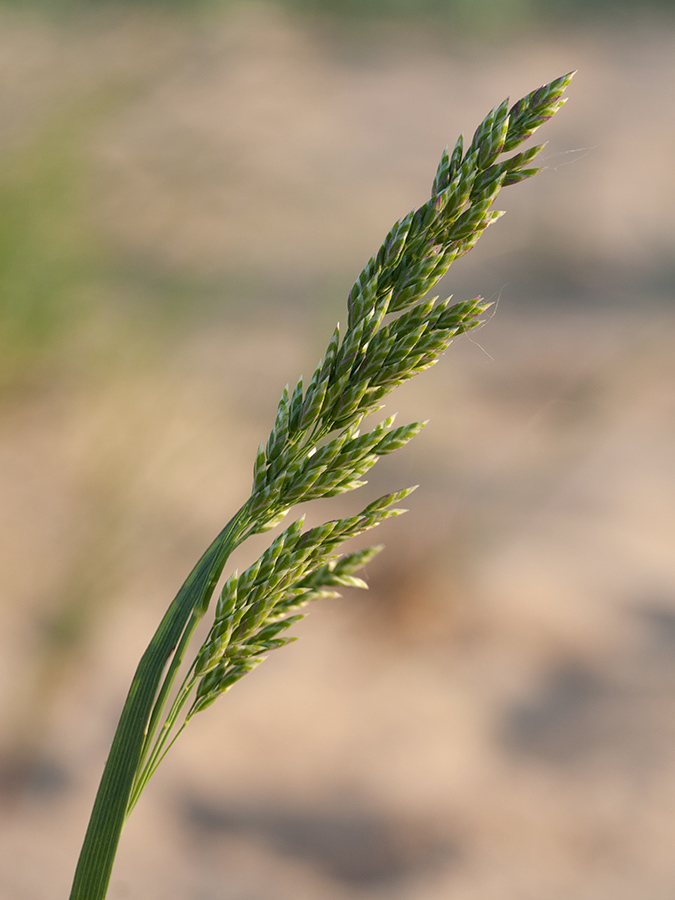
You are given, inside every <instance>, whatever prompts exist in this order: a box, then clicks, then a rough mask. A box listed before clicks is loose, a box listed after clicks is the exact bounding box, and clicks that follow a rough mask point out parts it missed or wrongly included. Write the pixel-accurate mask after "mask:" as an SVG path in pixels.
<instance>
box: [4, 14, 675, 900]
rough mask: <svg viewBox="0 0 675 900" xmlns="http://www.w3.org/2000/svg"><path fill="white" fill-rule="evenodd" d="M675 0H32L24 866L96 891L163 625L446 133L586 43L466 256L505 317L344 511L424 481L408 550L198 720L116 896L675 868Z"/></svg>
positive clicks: (15, 323)
mask: <svg viewBox="0 0 675 900" xmlns="http://www.w3.org/2000/svg"><path fill="white" fill-rule="evenodd" d="M674 12H675V10H674V9H673V3H672V2H671V0H662V2H660V3H659V2H647V0H641V2H639V3H638V2H630V0H624V2H618V0H614V2H610V0H605V2H600V0H593V2H589V0H586V2H581V0H287V2H277V3H273V2H269V3H267V2H265V3H262V2H261V3H258V2H239V3H235V2H231V3H229V2H199V0H173V2H170V0H165V2H160V0H156V2H154V3H152V2H140V0H136V2H133V3H132V2H129V3H128V5H124V4H122V3H108V2H103V0H98V2H95V0H90V2H76V0H72V2H66V0H63V2H60V0H44V2H39V0H35V2H30V0H15V2H7V0H5V2H2V3H0V75H1V80H0V159H1V162H2V164H1V165H0V209H1V210H2V213H1V214H0V600H1V603H2V612H1V615H2V628H0V717H1V720H2V723H3V725H2V729H1V732H0V836H1V840H0V900H47V898H53V897H66V896H67V895H68V891H69V887H70V882H71V878H72V873H73V870H74V866H75V862H76V859H77V855H78V852H79V848H80V844H81V840H82V837H83V834H84V830H85V827H86V823H87V820H88V816H89V811H90V808H91V804H92V801H93V797H94V793H95V790H96V786H97V783H98V779H99V777H100V773H101V769H102V766H103V763H104V760H105V756H106V753H107V749H108V746H109V742H110V740H111V737H112V734H113V731H114V727H115V724H116V721H117V717H118V715H119V711H120V709H121V705H122V703H123V700H124V697H125V695H126V691H127V689H128V685H129V683H130V680H131V677H132V674H133V670H134V668H135V665H136V662H137V660H138V658H139V656H140V654H141V652H142V651H143V649H144V648H145V646H146V644H147V642H148V640H149V638H150V636H151V634H152V633H153V631H154V628H155V626H156V624H157V622H158V621H159V618H160V616H161V615H162V613H163V611H164V610H165V608H166V606H167V605H168V603H169V601H170V600H171V598H172V597H173V595H174V594H175V592H176V590H177V589H178V587H179V586H180V584H181V582H182V580H183V578H184V577H185V575H186V574H187V572H188V571H189V570H190V568H191V567H192V565H193V564H194V562H195V561H196V559H197V557H198V556H199V555H200V553H201V552H202V550H203V549H204V548H205V547H206V545H207V544H208V543H209V542H210V540H211V539H212V537H213V536H214V535H215V533H216V532H217V531H218V530H219V529H220V528H221V527H222V525H223V524H224V522H225V521H226V520H227V519H228V518H229V516H230V515H231V514H232V513H233V512H234V510H235V509H236V508H237V507H238V506H239V504H240V503H241V502H243V500H244V499H245V498H246V497H247V495H248V490H249V485H250V474H251V466H252V462H253V459H254V455H255V450H256V448H257V445H258V442H259V441H260V440H261V439H262V438H265V437H266V435H267V433H268V431H269V428H270V426H271V422H272V418H273V415H274V411H275V408H276V403H277V401H278V397H279V394H280V392H281V389H282V388H283V385H284V384H285V383H286V382H293V381H294V380H295V379H296V378H297V376H298V375H299V374H300V373H304V374H305V375H306V376H307V375H309V373H310V371H311V369H312V368H313V366H314V365H315V364H316V361H317V360H318V358H319V357H320V356H321V354H322V353H323V350H324V348H325V345H326V342H327V339H328V337H329V334H330V331H331V329H332V328H333V326H334V323H335V321H336V320H338V319H342V320H344V312H343V310H344V304H345V298H346V295H347V293H348V290H349V288H350V286H351V284H352V282H353V280H354V278H355V277H356V275H357V274H358V272H359V271H360V269H361V267H362V265H363V264H364V263H365V261H366V260H367V259H368V257H369V256H370V254H371V253H373V252H375V251H376V250H377V248H378V247H379V245H380V242H381V240H382V238H383V237H384V235H385V234H386V232H387V230H388V228H389V227H390V226H391V224H392V223H393V222H394V221H395V220H396V219H397V218H399V217H400V216H402V215H403V214H405V213H406V212H407V211H408V210H409V209H411V208H412V207H414V206H417V205H419V204H420V203H422V202H424V200H425V199H426V198H427V197H428V192H429V189H430V185H431V181H432V179H433V175H434V172H435V167H436V164H437V162H438V159H439V157H440V154H441V152H442V150H443V147H444V146H445V145H446V144H447V143H450V144H451V145H452V144H453V143H454V141H455V139H456V137H457V135H458V134H459V132H460V131H464V133H465V134H466V135H467V136H470V135H471V134H472V133H473V130H474V128H475V127H476V125H477V124H478V123H479V122H480V120H481V119H482V118H483V116H484V115H485V114H486V113H487V112H488V110H489V109H490V108H491V107H493V106H494V105H495V104H497V103H498V102H500V101H501V100H502V99H503V98H504V97H505V96H506V95H507V94H510V95H511V96H512V97H513V99H514V100H515V99H517V98H518V97H520V96H522V95H523V94H525V93H527V92H528V91H530V90H532V89H533V88H535V87H537V86H538V85H540V84H542V83H544V82H546V81H549V80H551V79H553V78H555V77H557V76H558V75H561V74H563V73H565V72H567V71H569V70H571V69H578V70H579V74H578V75H577V77H576V79H575V81H574V82H573V83H572V86H571V88H570V89H569V92H568V93H569V97H570V102H569V104H568V105H567V106H566V107H565V109H564V110H563V111H561V112H560V113H559V115H558V116H556V118H555V119H554V120H553V121H552V122H550V123H549V124H548V125H547V126H546V127H545V129H543V130H542V132H541V136H542V139H544V140H548V141H549V144H548V146H547V148H546V150H545V151H544V154H543V156H544V163H545V164H546V165H547V166H548V169H547V170H546V171H545V172H544V173H543V174H541V175H540V176H538V177H537V178H536V179H532V180H531V181H529V182H526V183H524V184H522V185H520V186H518V187H514V188H508V189H506V190H505V192H504V193H503V195H502V198H503V199H501V200H500V204H499V205H500V207H501V208H504V209H506V210H507V211H508V214H507V216H506V217H505V219H503V220H502V221H501V222H500V223H499V224H498V225H497V226H496V227H495V228H494V229H491V230H490V232H489V233H488V234H486V235H485V237H484V238H483V239H482V240H481V242H480V243H479V245H478V247H477V248H476V249H475V250H474V251H473V252H472V253H471V254H470V255H469V256H468V257H465V258H464V259H462V260H460V261H459V262H458V263H456V264H455V265H454V266H453V267H452V269H451V270H450V272H449V274H448V276H447V277H446V279H445V280H444V283H443V284H442V285H441V289H442V290H445V292H446V293H453V294H454V295H455V297H456V298H457V299H466V298H468V297H471V296H474V295H476V294H478V293H480V294H482V295H483V296H484V297H486V298H488V299H490V300H493V301H494V303H495V305H494V307H493V311H494V315H491V318H490V320H489V321H488V322H487V323H486V325H485V326H484V327H483V328H482V329H481V330H480V331H478V332H473V333H472V334H471V335H470V336H468V337H464V338H462V339H460V340H458V341H456V342H455V344H453V346H452V347H451V348H450V351H449V352H448V354H447V355H446V358H444V359H443V360H442V361H441V364H440V365H438V366H437V367H435V368H434V369H432V370H431V371H430V372H427V373H425V374H423V375H422V376H420V377H419V378H418V379H416V380H415V382H413V383H412V384H410V385H408V386H406V387H405V389H401V390H400V391H399V392H398V393H396V394H394V395H393V397H392V399H391V401H390V403H389V405H388V410H389V411H395V410H398V412H399V416H400V418H399V421H402V422H403V421H408V420H410V419H424V418H430V419H431V424H430V425H429V426H428V427H427V428H426V429H425V431H424V432H423V434H422V435H421V436H420V437H419V438H417V439H416V440H415V441H414V442H413V443H412V444H411V445H409V446H408V447H407V448H406V449H405V450H402V451H400V452H399V453H397V454H395V456H394V457H389V458H387V459H385V460H383V461H382V462H381V463H380V464H379V465H378V467H377V469H376V470H375V471H374V473H373V476H372V478H371V483H370V484H369V485H368V487H367V488H363V489H362V490H361V491H360V492H359V493H360V494H361V496H356V495H354V496H347V497H346V498H342V499H341V500H339V501H338V500H336V501H335V503H334V504H332V505H331V507H330V512H328V515H329V516H331V517H332V516H333V515H335V514H338V513H343V512H345V511H348V510H351V511H353V510H354V509H356V508H359V509H360V508H361V507H362V506H363V505H365V502H368V501H369V500H370V499H372V498H373V497H375V496H376V495H377V494H379V493H381V492H383V491H386V490H389V489H395V488H399V487H403V486H406V485H408V484H411V483H413V484H414V483H418V482H419V483H420V484H421V487H420V488H419V490H418V491H417V492H416V493H415V494H414V495H413V496H412V497H411V499H410V501H409V503H408V505H409V506H410V512H409V513H408V514H407V516H405V517H404V518H403V519H399V520H397V521H396V522H394V523H389V524H387V525H385V526H382V528H381V529H380V533H379V534H378V535H377V536H376V540H378V541H383V542H384V543H385V544H386V545H387V549H386V551H385V552H384V553H383V554H382V555H381V557H380V558H379V559H378V560H377V561H376V562H375V563H372V564H371V565H370V566H369V571H368V573H367V575H368V579H369V581H370V584H371V590H370V591H369V593H368V594H367V595H364V594H363V593H362V592H352V593H351V594H349V593H347V595H346V596H345V597H344V598H343V599H341V600H336V601H331V602H327V603H324V604H323V606H320V607H316V608H315V609H313V610H312V612H311V615H310V616H309V617H308V619H307V620H305V621H304V622H303V623H302V624H301V627H299V628H298V629H297V633H298V634H299V635H301V638H302V639H301V640H300V641H299V642H298V643H296V644H294V645H293V646H292V647H290V648H288V649H286V650H284V651H283V652H281V653H278V654H274V655H272V656H271V657H270V659H269V660H268V661H267V662H266V663H265V664H264V665H263V666H262V667H261V668H260V669H258V670H257V671H256V672H255V673H254V674H253V675H251V676H250V677H249V678H247V679H245V680H244V682H242V683H241V684H239V685H237V687H236V688H235V689H234V690H233V691H232V692H231V693H230V694H229V695H228V697H227V699H225V700H222V701H220V702H219V703H218V704H217V705H216V706H214V707H212V708H211V709H209V710H208V711H207V712H204V713H202V714H201V715H200V716H198V717H197V719H196V720H194V721H193V723H192V725H191V726H190V728H189V730H188V731H187V733H186V734H185V735H184V736H183V738H182V739H181V740H180V742H179V743H178V744H177V745H176V747H175V748H174V750H173V751H172V754H171V755H170V756H169V758H168V759H167V761H166V762H165V764H164V765H163V766H162V768H161V769H160V771H159V773H158V775H157V776H156V777H155V779H154V780H153V782H152V783H151V786H150V788H149V789H148V790H147V791H146V794H145V795H144V798H143V800H142V802H141V804H140V805H139V807H138V809H137V811H136V812H135V813H134V816H133V818H132V819H131V822H130V824H129V826H128V828H127V831H126V832H125V834H124V835H123V839H122V844H121V849H120V854H119V857H118V862H117V867H116V870H115V874H114V877H113V882H112V886H111V890H110V897H111V898H113V900H124V898H143V900H155V898H157V900H160V898H161V900H286V898H289V900H290V898H293V900H316V898H319V897H320V898H322V900H441V898H443V900H445V898H448V897H452V898H453V900H497V898H498V900H541V898H544V897H545V898H547V900H558V898H560V900H562V898H564V900H610V898H611V900H634V898H636V897H646V898H649V900H661V898H663V900H666V898H668V900H670V898H672V896H673V892H674V891H675V854H673V849H672V848H673V840H674V839H675V557H674V555H673V547H674V545H675V480H674V476H675V457H674V454H673V444H674V442H675V392H674V390H673V383H674V380H675V354H674V353H673V334H674V326H675V309H674V308H673V287H674V286H675V256H674V254H673V233H674V226H675V202H674V201H675V176H674V175H673V166H672V158H673V153H672V148H673V144H674V142H675V116H674V115H673V111H674V107H675V16H674V15H673V13H674ZM323 511H324V512H326V509H325V508H324V510H323ZM242 559H243V557H242Z"/></svg>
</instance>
